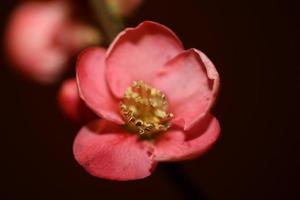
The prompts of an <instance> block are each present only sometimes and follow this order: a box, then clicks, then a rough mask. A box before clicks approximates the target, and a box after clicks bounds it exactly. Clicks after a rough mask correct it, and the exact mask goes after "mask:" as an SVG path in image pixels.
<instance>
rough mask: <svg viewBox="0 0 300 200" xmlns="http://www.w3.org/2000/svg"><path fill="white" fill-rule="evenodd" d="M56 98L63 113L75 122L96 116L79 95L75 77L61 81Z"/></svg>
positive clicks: (82, 121)
mask: <svg viewBox="0 0 300 200" xmlns="http://www.w3.org/2000/svg"><path fill="white" fill-rule="evenodd" d="M57 99H58V104H59V106H60V108H61V110H62V112H63V114H64V115H65V116H66V117H67V118H68V119H70V120H72V121H73V122H75V123H79V124H83V123H86V122H88V121H90V120H93V119H96V118H97V117H96V115H95V114H94V113H93V112H92V111H91V110H90V109H89V108H88V107H87V106H86V105H85V103H84V101H83V100H82V99H81V98H80V97H79V93H78V88H77V84H76V79H75V78H72V79H67V80H65V81H64V82H63V83H62V85H61V88H60V90H59V92H58V97H57Z"/></svg>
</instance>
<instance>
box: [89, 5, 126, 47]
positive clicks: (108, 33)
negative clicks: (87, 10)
mask: <svg viewBox="0 0 300 200" xmlns="http://www.w3.org/2000/svg"><path fill="white" fill-rule="evenodd" d="M89 3H90V7H91V9H92V10H93V11H94V13H95V17H97V20H98V22H99V23H100V26H101V27H102V28H103V31H104V34H105V37H106V39H107V41H108V44H109V43H111V42H112V41H113V40H114V38H115V37H116V35H117V34H118V33H119V32H120V31H121V30H123V28H124V24H123V21H122V19H121V18H120V17H117V16H116V15H114V14H113V13H112V11H111V10H110V9H109V8H108V5H107V4H106V2H105V0H89Z"/></svg>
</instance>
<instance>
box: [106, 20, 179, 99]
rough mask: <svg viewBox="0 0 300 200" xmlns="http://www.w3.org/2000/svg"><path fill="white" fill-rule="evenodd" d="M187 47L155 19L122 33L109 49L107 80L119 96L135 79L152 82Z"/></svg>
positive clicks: (114, 92)
mask: <svg viewBox="0 0 300 200" xmlns="http://www.w3.org/2000/svg"><path fill="white" fill-rule="evenodd" d="M182 50H183V47H182V44H181V42H180V40H179V39H178V38H177V36H176V35H175V34H174V33H173V32H172V31H171V30H170V29H168V28H167V27H165V26H163V25H161V24H158V23H155V22H149V21H146V22H143V23H141V24H140V25H139V26H137V27H136V28H127V29H125V30H124V31H123V32H121V33H120V34H119V35H118V36H117V38H116V39H115V41H114V42H113V43H112V45H111V46H110V48H109V49H108V51H107V58H106V64H107V68H108V69H107V79H108V83H109V86H110V88H111V90H112V92H113V94H114V95H115V96H116V97H119V98H121V97H122V96H123V95H124V91H125V89H126V88H127V87H129V86H130V85H131V84H132V82H133V81H135V80H143V81H144V82H146V83H151V80H152V79H153V76H154V74H155V72H156V71H157V70H158V69H159V68H160V67H162V66H163V65H164V64H165V63H166V62H167V61H168V60H170V59H171V58H173V57H174V56H176V55H177V54H178V53H179V52H181V51H182Z"/></svg>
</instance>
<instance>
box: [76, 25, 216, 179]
mask: <svg viewBox="0 0 300 200" xmlns="http://www.w3.org/2000/svg"><path fill="white" fill-rule="evenodd" d="M77 84H78V88H79V94H80V96H81V98H82V100H83V101H84V102H85V103H86V104H87V105H88V106H89V108H90V109H91V110H93V111H94V112H95V113H96V114H97V115H98V116H99V117H100V118H101V119H100V118H99V119H98V120H95V121H92V122H91V123H89V124H87V125H85V126H83V127H82V128H81V130H80V131H79V133H78V135H77V136H76V138H75V141H74V145H73V152H74V156H75V159H76V160H77V161H78V162H79V164H80V165H82V166H83V167H84V168H85V169H86V171H88V172H89V173H90V174H92V175H94V176H96V177H100V178H106V179H112V180H133V179H141V178H144V177H147V176H149V175H150V174H151V173H152V171H153V170H154V168H155V166H156V165H157V163H158V162H163V161H179V160H186V159H192V158H195V157H198V156H200V155H202V154H203V153H204V152H206V151H207V150H208V149H209V148H210V147H211V146H212V145H213V144H214V143H215V141H216V140H217V138H218V136H219V132H220V126H219V123H218V121H217V119H216V118H215V117H214V116H213V115H212V114H210V108H211V106H212V105H213V103H214V101H215V98H216V95H217V92H218V88H219V75H218V73H217V71H216V69H215V66H214V65H213V63H212V62H211V61H210V60H209V59H208V57H207V56H206V55H205V54H204V53H202V52H201V51H199V50H197V49H189V50H184V48H183V45H182V43H181V41H180V40H179V39H178V37H177V36H176V35H175V34H174V33H173V32H172V31H171V30H170V29H168V28H167V27H165V26H163V25H161V24H158V23H155V22H150V21H146V22H143V23H141V24H140V25H138V26H137V27H136V28H127V29H125V30H124V31H123V32H121V33H120V34H119V35H118V36H117V37H116V39H115V41H114V42H113V43H112V44H111V45H110V47H109V48H108V50H105V49H103V48H89V49H87V50H85V51H84V52H83V53H82V54H81V55H80V56H79V58H78V62H77Z"/></svg>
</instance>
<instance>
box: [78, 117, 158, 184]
mask: <svg viewBox="0 0 300 200" xmlns="http://www.w3.org/2000/svg"><path fill="white" fill-rule="evenodd" d="M73 152H74V156H75V159H76V160H77V161H78V162H79V163H80V164H81V165H82V166H83V167H84V168H85V169H86V170H87V171H88V172H89V173H90V174H92V175H94V176H97V177H100V178H106V179H111V180H123V181H124V180H134V179H141V178H144V177H147V176H149V175H150V174H151V172H152V170H153V169H154V168H155V166H156V162H154V161H152V158H151V157H152V151H151V149H150V148H148V147H147V145H144V143H143V142H141V141H139V140H138V138H137V137H136V135H131V134H128V133H126V132H124V130H122V129H120V127H119V126H116V125H115V124H112V123H110V122H107V121H95V122H93V123H91V124H89V125H88V126H84V127H83V128H82V129H81V130H80V131H79V133H78V135H77V137H76V139H75V141H74V146H73Z"/></svg>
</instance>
